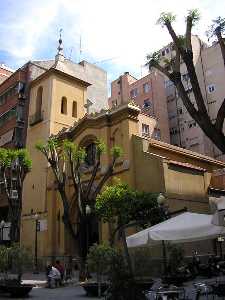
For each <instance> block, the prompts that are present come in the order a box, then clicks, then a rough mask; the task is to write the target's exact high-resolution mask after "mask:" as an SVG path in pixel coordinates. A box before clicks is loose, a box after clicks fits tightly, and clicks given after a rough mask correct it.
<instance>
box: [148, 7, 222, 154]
mask: <svg viewBox="0 0 225 300" xmlns="http://www.w3.org/2000/svg"><path fill="white" fill-rule="evenodd" d="M199 19H200V14H199V12H198V10H196V9H195V10H190V11H188V14H187V17H186V32H185V34H184V36H179V35H177V34H176V32H175V31H174V28H173V25H172V23H173V22H174V21H175V20H176V16H175V15H173V14H172V13H162V14H161V15H160V18H159V20H158V22H157V23H158V24H161V25H162V26H163V27H166V28H167V30H168V32H169V34H170V36H171V38H172V41H173V46H174V51H175V55H174V57H172V59H171V60H166V61H164V62H163V61H162V60H161V58H160V53H159V52H154V53H152V54H149V55H147V63H146V65H148V66H149V69H150V70H151V69H152V68H155V69H157V70H159V71H160V72H162V73H163V74H164V75H165V76H166V77H168V79H169V80H171V81H172V82H173V84H174V85H175V87H176V89H177V91H178V93H179V95H180V97H181V99H182V101H183V104H184V106H185V107H186V109H187V111H188V113H189V114H190V116H191V117H192V118H193V119H194V120H195V121H196V123H197V124H198V125H199V127H200V128H201V129H202V130H203V132H204V133H205V135H206V136H207V137H208V138H209V139H210V140H211V141H212V142H213V143H214V144H215V145H216V146H217V148H218V149H219V150H220V151H221V152H222V153H225V135H224V133H223V124H224V118H225V99H224V100H223V102H222V104H221V106H220V108H219V110H218V113H217V117H216V121H212V120H211V119H210V116H209V114H208V110H207V108H206V105H205V101H204V97H203V94H202V92H201V89H200V85H199V81H198V77H197V74H196V70H195V66H194V61H193V49H192V42H191V34H192V28H193V26H194V25H195V24H196V23H197V22H198V21H199ZM224 30H225V22H224V19H222V18H218V19H217V20H215V21H214V24H213V26H212V27H211V31H210V32H211V34H212V35H213V36H216V37H217V39H218V42H219V45H220V48H221V52H222V55H223V59H224V58H225V44H224V39H223V38H222V34H223V33H224ZM181 59H182V60H183V62H184V63H185V65H186V68H187V72H188V74H189V77H190V83H191V86H192V90H193V94H194V98H195V103H192V101H191V99H190V97H189V94H188V92H187V91H185V87H184V84H183V82H182V80H181V71H180V62H181Z"/></svg>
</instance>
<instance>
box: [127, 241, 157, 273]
mask: <svg viewBox="0 0 225 300" xmlns="http://www.w3.org/2000/svg"><path fill="white" fill-rule="evenodd" d="M130 254H131V257H132V261H133V266H134V273H135V277H140V278H141V277H150V275H151V271H152V263H153V262H152V256H151V248H149V247H144V248H131V249H130Z"/></svg>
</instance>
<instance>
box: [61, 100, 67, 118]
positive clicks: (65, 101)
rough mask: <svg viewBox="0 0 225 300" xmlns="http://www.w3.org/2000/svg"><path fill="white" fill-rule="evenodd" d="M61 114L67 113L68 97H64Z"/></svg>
mask: <svg viewBox="0 0 225 300" xmlns="http://www.w3.org/2000/svg"><path fill="white" fill-rule="evenodd" d="M61 114H64V115H66V114H67V99H66V97H62V100H61Z"/></svg>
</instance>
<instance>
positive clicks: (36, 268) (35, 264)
mask: <svg viewBox="0 0 225 300" xmlns="http://www.w3.org/2000/svg"><path fill="white" fill-rule="evenodd" d="M38 218H39V215H38V214H37V213H36V214H35V215H34V220H35V244H34V274H38V261H37V259H38V257H37V233H38V231H39V228H38V227H39V223H38Z"/></svg>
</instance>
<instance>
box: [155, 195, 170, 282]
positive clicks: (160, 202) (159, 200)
mask: <svg viewBox="0 0 225 300" xmlns="http://www.w3.org/2000/svg"><path fill="white" fill-rule="evenodd" d="M165 202H166V198H165V196H164V195H163V194H162V193H159V195H158V197H157V203H158V205H159V209H160V213H161V214H162V215H163V219H166V218H167V213H168V211H167V208H166V207H165ZM162 250H163V268H164V275H165V276H166V275H167V256H166V244H165V241H162Z"/></svg>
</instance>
